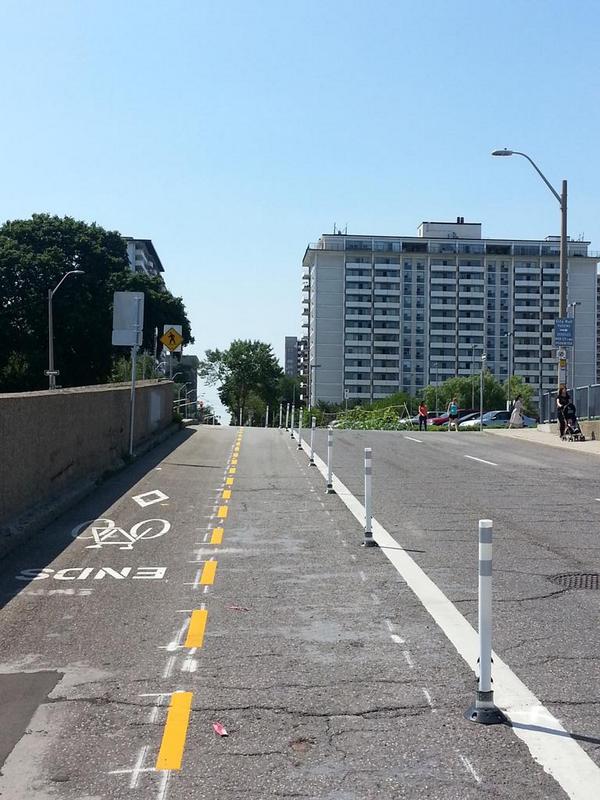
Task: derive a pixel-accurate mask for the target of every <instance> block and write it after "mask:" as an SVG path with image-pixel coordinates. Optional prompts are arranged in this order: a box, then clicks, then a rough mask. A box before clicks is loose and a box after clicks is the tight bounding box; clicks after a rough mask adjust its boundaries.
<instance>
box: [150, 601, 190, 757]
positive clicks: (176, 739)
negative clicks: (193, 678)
mask: <svg viewBox="0 0 600 800" xmlns="http://www.w3.org/2000/svg"><path fill="white" fill-rule="evenodd" d="M194 613H196V612H194ZM191 708H192V692H175V694H174V695H172V696H171V705H170V706H169V713H168V714H167V721H166V722H165V730H164V732H163V738H162V743H161V745H160V751H159V753H158V758H157V759H156V769H181V761H182V759H183V750H184V748H185V737H186V734H187V729H188V723H189V721H190V711H191Z"/></svg>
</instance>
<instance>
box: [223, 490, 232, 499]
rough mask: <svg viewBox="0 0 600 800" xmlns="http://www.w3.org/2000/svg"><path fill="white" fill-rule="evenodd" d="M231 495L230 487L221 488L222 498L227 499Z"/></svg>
mask: <svg viewBox="0 0 600 800" xmlns="http://www.w3.org/2000/svg"><path fill="white" fill-rule="evenodd" d="M230 497H231V489H223V500H229V499H230Z"/></svg>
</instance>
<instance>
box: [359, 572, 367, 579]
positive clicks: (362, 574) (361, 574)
mask: <svg viewBox="0 0 600 800" xmlns="http://www.w3.org/2000/svg"><path fill="white" fill-rule="evenodd" d="M358 574H359V575H360V579H361V581H366V580H367V576H366V575H365V573H364V572H363V571H362V569H359V571H358Z"/></svg>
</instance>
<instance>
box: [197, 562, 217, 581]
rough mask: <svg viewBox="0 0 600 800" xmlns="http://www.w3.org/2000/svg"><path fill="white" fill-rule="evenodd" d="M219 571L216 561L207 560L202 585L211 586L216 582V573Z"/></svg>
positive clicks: (201, 577) (203, 570)
mask: <svg viewBox="0 0 600 800" xmlns="http://www.w3.org/2000/svg"><path fill="white" fill-rule="evenodd" d="M216 571H217V562H216V561H206V562H205V564H204V567H203V569H202V575H201V576H200V585H201V586H210V585H211V584H213V583H214V582H215V573H216Z"/></svg>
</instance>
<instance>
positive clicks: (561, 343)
mask: <svg viewBox="0 0 600 800" xmlns="http://www.w3.org/2000/svg"><path fill="white" fill-rule="evenodd" d="M554 344H555V346H556V347H573V317H563V318H562V319H555V320H554Z"/></svg>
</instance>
